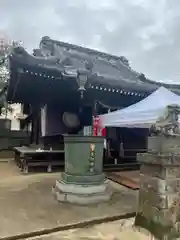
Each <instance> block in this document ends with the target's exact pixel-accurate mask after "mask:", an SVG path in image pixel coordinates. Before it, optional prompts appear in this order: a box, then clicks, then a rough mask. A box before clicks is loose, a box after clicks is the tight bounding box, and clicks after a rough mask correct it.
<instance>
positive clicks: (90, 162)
mask: <svg viewBox="0 0 180 240" xmlns="http://www.w3.org/2000/svg"><path fill="white" fill-rule="evenodd" d="M103 144H104V139H103V138H102V137H92V136H78V135H70V136H65V137H64V145H65V172H64V173H62V175H61V178H60V179H59V180H58V181H56V184H55V187H54V188H53V193H54V194H55V196H56V198H57V200H58V201H60V202H69V203H76V204H83V205H85V204H92V203H98V202H102V201H108V200H109V199H110V198H111V189H110V188H109V186H108V182H107V181H106V179H105V175H104V173H103Z"/></svg>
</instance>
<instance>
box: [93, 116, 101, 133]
mask: <svg viewBox="0 0 180 240" xmlns="http://www.w3.org/2000/svg"><path fill="white" fill-rule="evenodd" d="M99 121H100V118H99V117H93V131H92V132H93V136H98V128H99Z"/></svg>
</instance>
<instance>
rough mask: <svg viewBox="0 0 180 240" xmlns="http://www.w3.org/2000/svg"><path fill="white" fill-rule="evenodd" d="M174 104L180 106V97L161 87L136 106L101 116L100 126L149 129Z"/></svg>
mask: <svg viewBox="0 0 180 240" xmlns="http://www.w3.org/2000/svg"><path fill="white" fill-rule="evenodd" d="M172 104H176V105H179V106H180V96H178V95H176V94H175V93H173V92H171V91H169V90H167V89H166V88H164V87H160V88H159V89H158V90H156V91H155V92H153V93H152V94H151V95H149V96H148V97H147V98H145V99H143V100H141V101H140V102H138V103H136V104H133V105H131V106H129V107H127V108H124V109H121V110H118V111H115V112H111V113H108V114H104V115H100V124H101V126H103V127H129V128H149V127H150V126H151V125H152V124H154V123H155V122H156V120H157V119H158V118H159V117H160V116H162V115H163V113H164V111H165V109H166V107H167V106H168V105H172Z"/></svg>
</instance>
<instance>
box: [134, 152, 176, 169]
mask: <svg viewBox="0 0 180 240" xmlns="http://www.w3.org/2000/svg"><path fill="white" fill-rule="evenodd" d="M137 161H138V162H140V163H141V164H143V163H149V164H154V165H162V166H168V165H169V166H172V165H175V166H177V167H180V155H178V154H174V153H169V154H168V153H166V154H161V153H159V154H156V153H152V152H151V153H138V154H137Z"/></svg>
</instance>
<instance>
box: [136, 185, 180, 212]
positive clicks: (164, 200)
mask: <svg viewBox="0 0 180 240" xmlns="http://www.w3.org/2000/svg"><path fill="white" fill-rule="evenodd" d="M139 199H141V201H142V202H146V201H147V202H148V204H149V205H150V206H154V207H156V208H158V209H170V208H173V206H174V203H175V202H177V201H179V199H180V193H177V192H176V193H168V192H165V193H158V192H155V191H153V190H152V189H140V191H139Z"/></svg>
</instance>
